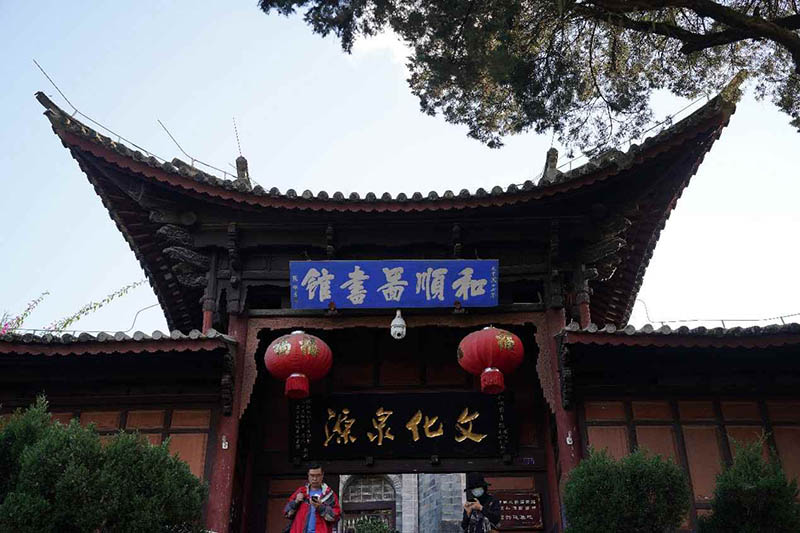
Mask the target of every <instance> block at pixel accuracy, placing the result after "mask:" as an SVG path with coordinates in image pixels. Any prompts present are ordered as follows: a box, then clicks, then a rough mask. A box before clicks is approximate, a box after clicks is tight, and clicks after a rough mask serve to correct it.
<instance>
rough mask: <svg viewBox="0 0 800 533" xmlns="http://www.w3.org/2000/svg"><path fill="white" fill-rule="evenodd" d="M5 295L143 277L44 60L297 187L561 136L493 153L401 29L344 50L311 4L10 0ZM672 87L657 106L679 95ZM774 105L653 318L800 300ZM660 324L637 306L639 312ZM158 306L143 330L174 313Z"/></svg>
mask: <svg viewBox="0 0 800 533" xmlns="http://www.w3.org/2000/svg"><path fill="white" fill-rule="evenodd" d="M0 50H2V62H0V80H2V82H3V93H2V94H3V96H2V101H0V106H2V117H3V118H2V122H1V123H0V161H1V162H2V167H0V168H2V174H1V175H0V176H2V177H0V180H2V181H1V182H0V184H1V185H0V224H1V225H2V231H1V232H0V256H1V257H2V259H3V261H2V266H0V269H2V285H0V311H2V310H8V311H19V310H21V309H22V308H23V307H24V306H25V303H26V302H27V301H29V300H30V299H32V298H34V297H35V296H37V295H38V294H39V293H40V292H42V291H44V290H49V291H50V292H51V296H50V297H49V298H48V299H47V300H46V301H45V302H44V303H43V304H42V305H41V307H40V308H39V310H37V312H36V313H35V314H34V315H33V316H32V317H31V318H30V320H29V321H28V322H27V324H26V325H27V326H28V327H42V326H45V325H47V324H48V323H50V322H51V321H53V320H55V319H57V318H60V317H62V316H64V315H66V314H68V313H70V312H71V311H74V310H76V309H77V308H79V307H80V306H81V305H82V304H84V303H85V302H87V301H89V300H92V299H100V298H102V297H103V296H105V295H106V294H108V293H110V292H112V291H113V290H115V289H117V288H119V287H121V286H122V285H125V284H127V283H130V282H133V281H136V280H138V279H141V278H142V277H143V273H142V271H141V269H140V268H139V265H138V263H137V262H136V260H135V258H134V256H133V253H132V252H131V251H130V250H129V249H128V246H127V244H126V243H125V242H124V240H123V239H122V237H121V235H120V234H119V232H118V231H117V230H116V228H115V227H114V224H113V222H112V221H111V220H110V219H109V217H108V215H107V213H106V211H105V209H104V208H103V207H102V205H101V203H100V200H99V199H98V197H97V196H96V195H95V193H94V191H93V190H92V188H91V186H90V185H89V183H88V181H87V180H86V178H85V177H84V175H83V174H82V173H81V172H80V170H79V168H78V166H77V164H76V163H75V161H74V160H73V159H72V158H71V157H70V155H69V153H68V152H67V150H66V149H64V148H63V147H62V146H61V144H60V142H59V141H58V139H57V138H56V137H55V136H54V135H53V133H52V131H51V130H50V127H49V123H48V121H47V120H46V119H45V118H44V117H43V116H42V115H41V113H42V108H41V107H40V106H39V104H38V103H37V102H36V101H35V100H34V98H33V93H34V92H35V91H37V90H43V91H44V92H45V93H47V94H48V95H51V96H52V97H53V98H54V100H55V101H56V102H57V103H59V104H60V105H62V106H65V107H66V103H65V102H63V101H62V100H61V99H60V97H59V96H58V94H57V93H56V92H55V90H54V89H53V88H52V86H51V85H50V84H49V83H48V82H47V80H46V79H45V78H44V77H43V76H42V74H41V73H40V72H39V71H38V70H37V69H36V67H35V66H34V64H33V59H36V60H37V61H39V62H40V63H41V64H42V66H43V67H44V68H45V69H46V70H47V71H48V73H49V74H50V75H51V76H52V77H53V78H54V79H55V81H56V83H58V84H59V86H60V88H61V89H62V90H63V91H64V92H65V93H66V95H67V97H68V98H69V99H70V100H71V101H72V103H73V104H75V105H76V106H77V107H78V108H79V109H80V110H81V111H82V112H83V113H86V114H87V115H89V116H91V117H93V118H94V119H95V120H98V121H100V122H101V123H103V124H104V125H106V126H108V127H110V128H111V129H113V130H114V131H116V132H118V133H120V134H121V135H123V136H124V137H126V138H128V139H131V140H132V141H134V142H136V143H137V144H139V145H140V146H143V147H145V148H147V149H148V150H150V151H151V152H154V153H156V154H158V155H160V156H162V157H165V158H167V159H171V158H172V157H174V156H180V154H179V152H178V149H177V148H176V147H175V146H174V144H173V143H172V141H171V140H170V139H169V138H168V137H167V135H166V134H165V133H164V132H163V130H161V128H160V127H159V126H158V124H157V122H156V119H161V120H162V121H163V122H164V123H165V124H166V125H167V126H168V127H169V128H170V130H171V132H172V133H173V135H175V137H176V138H177V139H178V141H179V142H180V143H181V145H182V146H183V148H184V149H185V150H186V151H187V152H189V153H190V154H191V155H193V156H194V157H197V158H200V159H202V160H204V161H207V162H209V163H211V164H214V165H216V166H219V167H224V168H230V167H229V166H228V165H229V164H230V163H232V162H233V160H234V159H235V157H236V156H237V155H238V152H237V148H236V141H235V138H234V134H233V125H232V117H234V116H235V117H236V119H237V122H238V125H239V133H240V136H241V140H242V150H243V152H244V154H245V156H246V157H247V158H248V160H249V162H250V171H251V175H252V176H253V177H254V178H255V179H256V180H257V181H258V183H260V184H261V185H262V186H264V187H266V188H269V187H272V186H277V187H278V188H280V189H281V190H285V189H287V188H294V189H296V190H300V191H302V190H303V189H312V190H314V191H319V190H321V189H324V190H327V191H329V192H330V191H335V190H342V191H345V192H349V191H358V192H361V193H364V192H367V191H376V192H378V193H380V192H383V191H391V192H393V193H397V192H400V191H404V192H413V191H416V190H421V191H423V192H427V191H429V190H431V189H434V190H437V191H439V192H442V191H444V190H446V189H455V190H457V189H461V188H469V189H471V190H474V189H476V188H477V187H491V186H493V185H497V184H500V185H503V186H505V185H507V184H509V183H521V182H522V181H524V180H526V179H531V178H537V177H538V175H539V173H540V172H541V168H542V166H543V163H544V155H545V152H546V150H547V148H548V147H549V143H550V137H549V136H536V135H532V134H531V135H523V136H519V137H516V138H513V139H509V140H508V142H507V145H506V147H504V148H502V149H500V150H490V149H488V148H485V147H484V146H482V145H481V144H479V143H477V142H476V141H472V140H470V139H468V138H466V136H465V132H464V129H463V128H460V127H456V126H451V125H449V124H447V123H445V122H444V120H442V119H441V118H432V117H428V116H424V115H422V114H421V113H420V112H419V106H418V103H417V101H416V99H415V98H414V97H413V96H411V94H410V92H409V90H408V88H407V85H406V83H405V81H404V80H405V70H404V67H403V61H402V52H403V51H402V47H400V46H399V45H398V44H397V43H395V42H393V41H392V39H391V38H390V37H387V36H383V37H380V38H378V39H376V40H372V41H367V42H363V43H360V44H358V45H357V47H356V49H355V52H354V54H353V55H351V56H347V55H345V54H343V53H342V52H341V50H340V48H339V45H338V42H336V41H335V40H334V39H332V38H329V39H321V38H320V37H318V36H316V35H312V34H311V32H310V31H309V30H308V28H307V27H306V26H305V25H304V24H303V22H302V20H301V19H300V18H299V17H294V18H290V19H286V18H283V17H279V16H277V15H273V16H269V17H268V16H266V15H264V14H263V13H261V12H260V11H259V10H258V9H257V7H256V2H255V1H254V0H250V1H246V2H241V1H227V2H211V1H195V2H172V1H171V2H167V1H163V2H156V1H150V2H148V1H145V2H134V3H122V2H99V1H97V2H88V1H83V2H28V1H17V0H13V1H12V0H0ZM682 106H683V104H682V103H681V102H679V101H677V100H674V99H671V98H660V99H659V106H658V107H657V115H658V116H664V115H666V114H668V113H671V112H674V111H675V110H677V109H679V108H680V107H682ZM787 122H788V121H787V119H786V117H785V116H783V115H781V114H779V113H778V112H777V111H776V110H775V109H774V108H773V107H772V106H771V105H770V104H768V103H757V102H755V101H753V100H752V99H751V98H746V99H745V100H744V101H743V102H742V103H741V104H740V106H739V110H738V111H737V113H736V114H735V115H734V117H733V119H732V121H731V124H730V126H729V127H728V128H727V129H726V130H725V131H724V132H723V135H722V138H721V139H720V140H719V141H718V142H717V144H716V145H715V147H714V148H713V149H712V151H711V153H710V154H709V156H708V157H707V158H706V161H705V162H704V163H703V165H702V166H701V167H700V171H699V173H698V174H697V176H695V178H694V179H693V181H692V184H691V185H690V186H689V188H688V189H687V191H686V192H685V193H684V195H683V197H682V199H681V200H680V202H679V204H678V208H677V209H676V211H675V212H674V213H673V215H672V217H671V219H670V220H669V222H668V223H667V228H666V230H665V231H664V232H663V233H662V236H661V241H660V243H659V245H658V247H657V249H656V253H655V256H654V258H653V261H652V263H651V265H650V268H649V271H648V274H647V276H646V277H645V283H644V286H643V288H642V291H641V292H640V297H641V298H642V299H644V300H645V301H646V302H647V304H648V306H649V308H650V314H651V316H652V317H653V318H654V319H659V318H661V319H671V318H693V317H710V318H717V317H723V318H725V317H729V318H737V317H767V316H774V315H779V314H787V313H793V312H800V298H799V296H800V284H798V281H797V276H796V274H795V271H796V269H797V268H798V264H800V261H798V259H799V257H798V256H800V252H798V249H797V245H796V238H797V236H798V235H800V214H798V210H797V207H796V204H797V201H798V198H800V194H798V193H800V179H798V178H800V171H798V162H800V154H799V151H798V146H800V134H798V133H797V132H795V131H794V130H792V128H790V127H789V126H788V125H787ZM152 303H155V296H154V295H153V293H152V290H151V289H150V288H149V286H143V287H141V288H139V289H136V290H135V291H133V292H132V293H131V294H130V295H128V296H126V297H125V298H124V299H122V300H120V301H119V302H117V303H115V304H112V305H111V306H109V307H108V308H106V309H104V310H103V311H101V312H98V313H96V314H94V315H91V316H90V317H88V318H86V319H84V320H83V321H81V322H80V323H79V324H78V327H79V328H82V329H109V330H125V329H127V328H128V327H129V326H130V323H131V320H132V318H133V315H134V313H135V312H136V310H138V309H140V308H142V307H145V306H147V305H150V304H152ZM632 321H633V322H634V323H636V324H641V323H644V322H645V319H644V315H643V313H641V312H640V309H639V308H637V310H636V311H635V313H634V317H633V320H632ZM164 327H165V322H164V319H163V317H162V316H161V313H160V311H159V310H158V309H157V308H156V309H151V310H149V311H146V312H144V313H143V314H142V315H141V316H140V318H139V321H138V322H137V325H136V328H135V329H142V330H144V331H151V330H153V329H155V328H162V329H163V328H164Z"/></svg>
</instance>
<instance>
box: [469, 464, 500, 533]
mask: <svg viewBox="0 0 800 533" xmlns="http://www.w3.org/2000/svg"><path fill="white" fill-rule="evenodd" d="M464 492H466V493H467V502H466V503H465V504H464V518H463V519H462V520H461V529H463V530H464V532H465V533H495V532H496V531H497V530H498V528H499V527H500V502H499V501H497V500H495V499H494V498H493V497H492V495H491V494H489V484H488V483H487V482H486V480H485V479H483V476H482V475H481V474H479V473H477V472H470V473H469V474H467V488H466V490H465V491H464Z"/></svg>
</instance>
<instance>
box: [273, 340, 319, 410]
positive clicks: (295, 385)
mask: <svg viewBox="0 0 800 533" xmlns="http://www.w3.org/2000/svg"><path fill="white" fill-rule="evenodd" d="M264 363H266V365H267V370H269V373H270V374H272V375H273V376H275V377H276V378H278V379H285V380H286V390H285V394H286V396H288V397H289V398H292V399H294V400H299V399H302V398H307V397H308V389H309V380H310V381H316V380H318V379H320V378H322V377H324V376H325V374H327V373H328V372H329V371H330V369H331V365H332V364H333V354H332V353H331V349H330V348H329V347H328V345H327V344H325V341H323V340H322V339H320V338H318V337H315V336H314V335H309V334H307V333H303V332H302V331H293V332H292V333H290V334H289V335H284V336H283V337H279V338H277V339H275V340H274V341H272V344H270V345H269V347H268V348H267V353H266V355H264Z"/></svg>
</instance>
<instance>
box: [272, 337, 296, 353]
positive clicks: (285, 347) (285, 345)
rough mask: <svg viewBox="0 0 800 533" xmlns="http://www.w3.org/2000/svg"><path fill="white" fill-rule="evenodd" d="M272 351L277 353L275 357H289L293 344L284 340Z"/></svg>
mask: <svg viewBox="0 0 800 533" xmlns="http://www.w3.org/2000/svg"><path fill="white" fill-rule="evenodd" d="M272 351H273V352H275V355H288V353H289V352H290V351H292V343H291V342H289V341H288V340H286V339H284V340H282V341H281V342H279V343H278V344H276V345H275V346H274V347H273V348H272Z"/></svg>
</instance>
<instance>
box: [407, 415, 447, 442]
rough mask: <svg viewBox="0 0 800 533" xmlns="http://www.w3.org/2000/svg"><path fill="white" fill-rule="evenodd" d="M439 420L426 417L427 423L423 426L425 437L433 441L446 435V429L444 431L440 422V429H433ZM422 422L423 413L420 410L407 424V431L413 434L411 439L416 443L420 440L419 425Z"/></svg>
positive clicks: (435, 417)
mask: <svg viewBox="0 0 800 533" xmlns="http://www.w3.org/2000/svg"><path fill="white" fill-rule="evenodd" d="M438 420H439V417H438V416H434V417H433V418H431V417H429V416H427V415H426V416H425V423H424V424H423V430H424V431H425V436H426V437H428V438H429V439H433V438H436V437H441V436H442V435H444V429H442V423H441V422H439V427H438V428H437V429H433V430H432V429H431V428H432V427H433V426H434V425H436V422H437V421H438ZM420 422H422V411H421V410H418V411H417V412H416V413H415V414H414V416H412V417H411V419H410V420H409V421H408V423H407V424H406V429H407V430H409V431H410V432H411V438H412V439H413V440H414V442H417V441H418V440H419V423H420Z"/></svg>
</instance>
